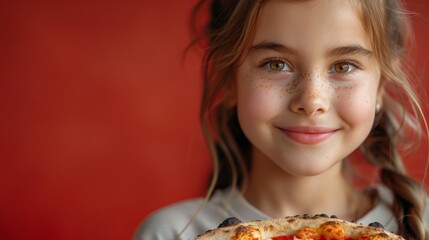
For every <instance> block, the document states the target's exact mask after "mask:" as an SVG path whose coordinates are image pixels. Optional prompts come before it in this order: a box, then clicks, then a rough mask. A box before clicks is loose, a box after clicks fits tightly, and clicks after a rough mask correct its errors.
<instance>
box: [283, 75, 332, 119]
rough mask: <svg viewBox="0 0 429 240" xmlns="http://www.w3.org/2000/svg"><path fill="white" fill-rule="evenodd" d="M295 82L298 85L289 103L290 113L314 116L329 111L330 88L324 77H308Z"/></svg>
mask: <svg viewBox="0 0 429 240" xmlns="http://www.w3.org/2000/svg"><path fill="white" fill-rule="evenodd" d="M297 81H299V83H298V86H297V88H296V91H295V93H294V95H293V98H292V100H291V102H290V110H291V111H292V112H295V113H299V114H305V115H308V116H315V115H319V114H323V113H325V112H327V111H328V110H329V92H330V87H329V86H328V83H327V82H326V79H324V77H322V76H320V75H318V76H314V75H308V76H306V77H302V78H300V79H297Z"/></svg>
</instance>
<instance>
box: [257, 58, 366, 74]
mask: <svg viewBox="0 0 429 240" xmlns="http://www.w3.org/2000/svg"><path fill="white" fill-rule="evenodd" d="M260 67H262V68H263V69H265V70H267V71H269V72H271V73H292V72H294V67H293V66H292V64H290V63H289V62H288V61H287V60H285V59H283V58H269V59H266V60H264V61H263V62H262V64H261V65H260ZM356 70H362V67H361V65H360V64H359V62H357V61H355V60H351V59H344V60H340V61H337V62H335V63H334V64H332V65H331V66H330V67H329V69H328V73H333V74H340V75H345V74H350V73H353V72H354V71H356Z"/></svg>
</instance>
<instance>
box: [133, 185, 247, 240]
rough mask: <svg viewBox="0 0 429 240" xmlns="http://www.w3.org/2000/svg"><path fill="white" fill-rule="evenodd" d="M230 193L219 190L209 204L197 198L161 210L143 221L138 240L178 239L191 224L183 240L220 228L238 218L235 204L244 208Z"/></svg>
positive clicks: (239, 200) (135, 239) (181, 237)
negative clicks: (228, 221)
mask: <svg viewBox="0 0 429 240" xmlns="http://www.w3.org/2000/svg"><path fill="white" fill-rule="evenodd" d="M229 193H230V192H229V191H227V190H218V191H216V193H215V194H214V195H213V197H212V198H210V200H208V201H205V200H204V199H203V198H196V199H191V200H186V201H182V202H179V203H175V204H172V205H170V206H167V207H164V208H161V209H159V210H157V211H156V212H154V213H152V214H150V215H149V216H148V217H147V218H146V219H145V220H144V221H143V223H142V224H141V225H140V227H139V228H138V230H137V232H136V234H135V236H134V240H142V239H176V236H177V235H178V234H179V233H180V232H181V231H182V230H183V229H184V228H185V227H186V225H188V223H190V225H189V226H188V227H187V228H186V231H184V232H183V234H181V235H180V239H194V238H195V237H196V236H197V235H199V234H202V233H204V232H206V231H207V230H208V229H213V228H216V227H217V226H218V225H219V223H221V222H222V221H223V220H225V219H226V218H228V217H231V216H235V215H237V213H236V212H235V210H234V209H235V207H234V206H233V205H235V204H238V205H240V204H241V201H242V199H241V198H239V197H238V198H237V197H236V196H235V195H234V194H232V195H231V194H229ZM197 211H199V212H198V214H197V215H196V216H195V217H194V214H195V213H196V212H197Z"/></svg>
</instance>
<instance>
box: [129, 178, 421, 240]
mask: <svg viewBox="0 0 429 240" xmlns="http://www.w3.org/2000/svg"><path fill="white" fill-rule="evenodd" d="M375 188H376V190H377V192H378V202H377V203H376V205H375V207H374V208H373V209H372V210H371V211H369V212H368V213H367V214H366V215H365V216H363V217H362V218H361V219H359V220H358V221H357V222H358V223H362V224H365V225H368V224H369V223H372V222H379V223H381V224H382V225H383V226H384V228H385V229H387V230H389V231H392V232H396V231H397V228H398V225H397V223H396V221H395V217H394V215H393V213H392V211H391V209H390V207H389V206H390V205H391V204H392V203H393V195H392V193H391V192H390V190H388V189H387V188H386V187H384V186H381V185H379V186H376V187H375ZM203 201H204V200H203V199H202V198H199V199H194V200H187V201H184V202H180V203H176V204H174V205H171V206H168V207H165V208H162V209H160V210H158V211H157V212H155V213H153V214H151V215H150V216H149V217H148V218H147V219H146V220H145V221H144V222H143V223H142V224H141V226H140V227H139V229H138V230H137V232H136V234H135V236H134V240H170V239H171V240H172V239H175V237H176V236H177V234H178V233H179V232H180V231H181V230H182V229H183V228H184V227H185V226H186V224H187V223H188V222H189V219H191V217H192V215H193V214H194V213H195V211H196V209H197V208H198V207H200V206H201V204H202V203H203ZM228 217H236V218H238V219H239V220H241V221H243V222H244V221H252V220H262V219H269V218H270V217H268V216H267V215H265V214H264V213H262V212H261V211H259V210H258V209H257V208H255V207H254V206H252V205H251V204H250V203H248V202H247V201H246V199H245V198H244V197H243V195H242V194H241V193H240V192H239V191H238V190H218V191H216V192H215V193H214V195H213V197H212V198H211V199H210V200H209V201H208V202H207V203H206V204H205V205H204V206H203V208H202V209H201V211H200V212H199V213H198V215H197V217H196V218H195V220H194V221H193V222H192V224H191V225H190V226H189V227H188V228H187V229H186V231H185V232H184V233H183V234H182V235H181V236H180V238H179V239H183V240H188V239H195V237H196V236H197V235H199V234H202V233H204V232H206V231H207V230H209V229H214V228H217V226H218V225H219V224H220V223H221V222H222V221H223V220H225V219H226V218H228ZM424 218H425V224H427V223H428V222H429V211H428V210H427V209H426V211H425V216H424ZM426 229H428V227H427V225H426Z"/></svg>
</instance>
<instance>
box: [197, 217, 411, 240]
mask: <svg viewBox="0 0 429 240" xmlns="http://www.w3.org/2000/svg"><path fill="white" fill-rule="evenodd" d="M338 224H339V225H340V226H341V228H339V229H340V230H341V229H343V231H344V232H343V233H341V234H344V235H345V236H347V237H348V238H357V237H358V236H361V235H367V236H372V237H370V238H363V239H377V240H383V239H391V240H404V238H402V237H400V236H398V235H395V234H393V233H391V232H389V231H386V230H384V229H382V228H379V227H372V226H365V225H362V224H358V223H354V222H348V221H345V220H341V219H336V218H329V217H327V216H326V215H315V216H308V215H303V216H290V217H284V218H278V219H271V220H261V221H252V222H244V223H238V224H235V225H233V226H227V227H220V228H217V229H214V230H209V231H207V232H206V233H205V234H203V235H200V236H198V237H197V238H196V240H239V239H241V240H269V239H271V238H273V237H278V236H291V235H294V234H295V233H296V232H297V231H298V230H300V229H303V228H311V229H325V230H326V229H328V230H327V231H330V230H332V229H334V230H335V229H338V228H336V227H335V226H338ZM329 228H331V229H330V230H329ZM311 229H310V230H311ZM341 231H342V230H341Z"/></svg>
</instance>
